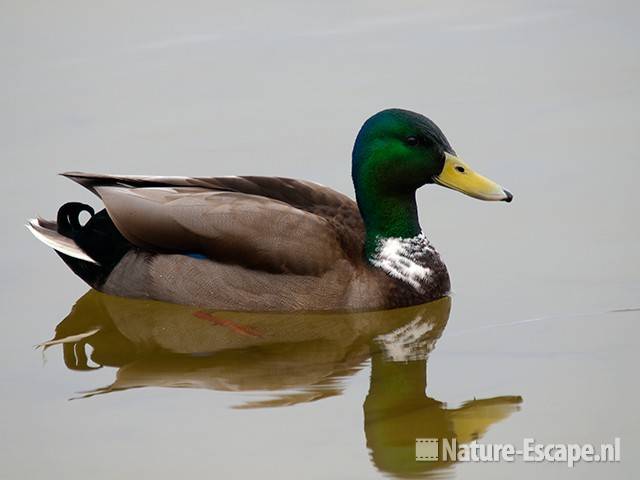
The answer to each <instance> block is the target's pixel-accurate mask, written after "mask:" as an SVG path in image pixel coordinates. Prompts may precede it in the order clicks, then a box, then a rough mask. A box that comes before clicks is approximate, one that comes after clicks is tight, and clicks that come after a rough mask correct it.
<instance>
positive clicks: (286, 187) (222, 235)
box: [64, 172, 364, 275]
mask: <svg viewBox="0 0 640 480" xmlns="http://www.w3.org/2000/svg"><path fill="white" fill-rule="evenodd" d="M64 175H65V176H66V177H68V178H71V179H72V180H74V181H76V182H78V183H80V184H81V185H83V186H85V187H87V188H88V189H89V190H91V191H92V192H94V193H95V194H96V195H98V196H99V197H100V198H101V199H102V200H103V202H104V204H105V207H106V208H107V211H108V213H109V216H110V217H111V218H112V219H113V222H114V223H115V225H116V227H117V228H118V230H119V231H120V232H121V233H122V235H124V236H125V237H126V238H127V240H129V241H130V242H132V243H133V244H134V245H137V246H139V247H141V248H145V249H150V250H154V251H160V252H181V253H200V254H203V255H205V256H207V257H209V258H211V259H214V260H216V261H221V262H225V263H235V264H239V265H242V266H246V267H248V268H254V269H261V270H265V271H269V272H290V273H296V274H302V275H318V274H320V273H322V272H324V271H327V270H329V269H330V268H331V267H332V266H333V265H334V264H335V262H336V261H338V260H339V259H343V258H346V259H352V260H354V261H355V260H357V259H359V258H360V256H361V253H362V245H363V241H364V226H363V223H362V219H361V217H360V213H359V211H358V208H357V205H356V203H355V202H354V201H353V200H352V199H350V198H349V197H347V196H345V195H343V194H341V193H338V192H336V191H335V190H332V189H330V188H328V187H324V186H322V185H318V184H315V183H312V182H305V181H301V180H293V179H287V178H278V177H214V178H193V177H148V176H120V175H113V176H112V175H100V174H87V173H75V172H74V173H66V174H64Z"/></svg>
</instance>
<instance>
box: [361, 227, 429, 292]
mask: <svg viewBox="0 0 640 480" xmlns="http://www.w3.org/2000/svg"><path fill="white" fill-rule="evenodd" d="M427 252H429V253H435V250H434V248H433V247H432V246H431V244H430V243H429V241H428V240H427V237H425V236H424V234H422V233H421V234H419V235H416V236H415V237H411V238H399V237H387V238H381V239H379V240H378V247H377V249H376V254H375V256H374V257H373V258H372V259H371V260H370V262H371V264H372V265H374V266H376V267H378V268H380V269H382V270H384V271H385V272H386V273H387V274H388V275H390V276H392V277H394V278H397V279H398V280H401V281H403V282H405V283H408V284H409V285H411V286H412V287H413V288H415V289H416V290H418V291H423V290H424V286H423V284H424V282H425V281H426V280H427V279H428V278H429V277H430V276H431V274H432V273H433V271H432V270H431V269H430V268H429V267H425V266H424V264H423V263H422V262H421V260H422V257H423V256H424V255H425V253H427Z"/></svg>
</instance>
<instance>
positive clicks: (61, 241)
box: [25, 218, 98, 265]
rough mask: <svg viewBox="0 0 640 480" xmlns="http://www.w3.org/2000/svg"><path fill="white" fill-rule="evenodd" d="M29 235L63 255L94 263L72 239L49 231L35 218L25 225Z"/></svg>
mask: <svg viewBox="0 0 640 480" xmlns="http://www.w3.org/2000/svg"><path fill="white" fill-rule="evenodd" d="M25 226H26V227H27V228H28V229H29V231H30V232H31V233H33V235H34V237H36V238H37V239H38V240H40V241H41V242H42V243H44V244H45V245H48V246H49V247H51V248H53V249H54V250H57V251H58V252H60V253H64V254H65V255H69V256H70V257H73V258H77V259H78V260H84V261H85V262H91V263H95V264H96V265H97V264H98V262H96V261H95V260H94V259H93V258H91V257H90V256H89V255H87V253H86V252H85V251H84V250H82V249H81V248H80V247H79V246H78V245H77V244H76V242H74V241H73V239H71V238H68V237H65V236H64V235H61V234H59V233H58V232H56V231H55V230H50V229H48V228H45V227H43V226H42V225H40V222H39V221H38V219H36V218H32V219H30V220H29V223H27V224H26V225H25Z"/></svg>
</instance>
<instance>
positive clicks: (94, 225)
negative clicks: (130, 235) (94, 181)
mask: <svg viewBox="0 0 640 480" xmlns="http://www.w3.org/2000/svg"><path fill="white" fill-rule="evenodd" d="M82 212H88V213H89V214H90V215H91V218H90V219H89V221H87V223H86V224H84V225H82V224H81V223H80V214H81V213H82ZM57 230H58V233H60V234H61V235H64V236H65V237H68V238H71V239H73V241H74V242H75V243H76V244H77V245H78V246H79V247H80V248H81V249H82V250H84V252H86V253H87V255H89V256H90V257H91V258H93V259H94V260H95V261H96V262H97V264H96V263H91V262H87V261H84V260H80V259H77V258H74V257H71V256H69V255H65V254H64V253H61V252H57V253H58V255H60V257H61V258H62V260H64V262H65V263H66V264H67V265H68V266H69V268H71V270H73V272H74V273H75V274H76V275H78V276H79V277H80V278H82V279H83V280H84V281H85V282H87V283H88V284H89V285H91V286H92V287H94V288H97V289H100V287H101V286H102V285H103V284H104V282H105V281H106V279H107V277H108V276H109V274H110V273H111V271H112V270H113V269H114V267H115V266H116V265H117V264H118V262H119V261H120V260H121V259H122V257H123V256H124V255H125V254H126V253H127V252H128V251H129V250H131V249H132V248H133V245H132V244H131V243H130V242H129V241H128V240H127V239H126V238H124V237H123V236H122V234H121V233H120V232H119V231H118V229H117V228H116V226H115V225H114V223H113V221H112V220H111V217H109V214H108V213H107V211H106V210H105V209H103V210H101V211H99V212H98V213H95V211H94V209H93V208H92V207H90V206H89V205H86V204H84V203H79V202H69V203H65V204H64V205H63V206H62V207H60V209H59V210H58V217H57Z"/></svg>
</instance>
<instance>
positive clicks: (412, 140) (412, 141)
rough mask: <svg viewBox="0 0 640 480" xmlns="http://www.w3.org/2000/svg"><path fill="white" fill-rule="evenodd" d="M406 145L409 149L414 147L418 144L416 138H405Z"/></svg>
mask: <svg viewBox="0 0 640 480" xmlns="http://www.w3.org/2000/svg"><path fill="white" fill-rule="evenodd" d="M406 142H407V145H409V146H410V147H415V146H416V145H417V144H418V138H417V137H407V140H406Z"/></svg>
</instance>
